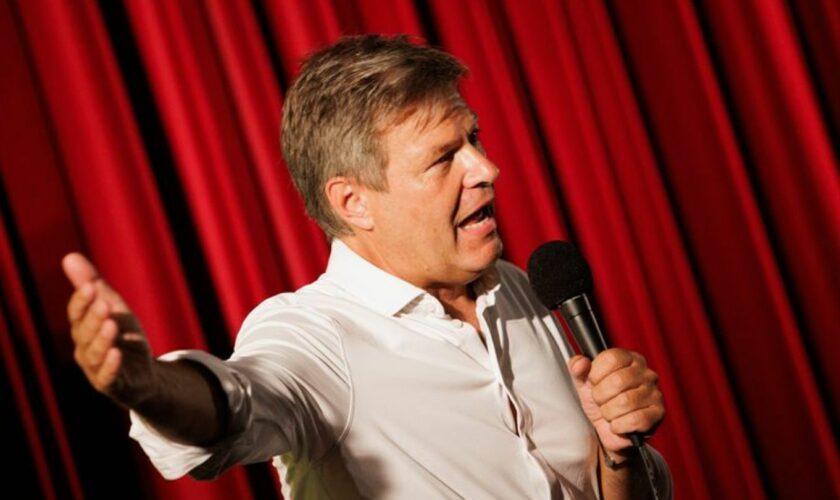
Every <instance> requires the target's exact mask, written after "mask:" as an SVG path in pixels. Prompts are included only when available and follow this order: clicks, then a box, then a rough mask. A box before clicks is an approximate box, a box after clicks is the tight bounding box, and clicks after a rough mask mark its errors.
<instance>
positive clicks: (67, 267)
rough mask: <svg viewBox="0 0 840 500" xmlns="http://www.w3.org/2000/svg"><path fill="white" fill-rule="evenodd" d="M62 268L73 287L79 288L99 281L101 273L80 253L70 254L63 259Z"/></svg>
mask: <svg viewBox="0 0 840 500" xmlns="http://www.w3.org/2000/svg"><path fill="white" fill-rule="evenodd" d="M61 267H62V269H64V274H65V275H66V276H67V279H69V280H70V282H71V283H73V286H74V287H76V288H79V287H80V286H82V285H84V284H85V283H92V282H94V281H96V280H98V279H99V272H98V271H97V270H96V268H95V267H94V266H93V264H91V262H90V261H89V260H88V259H87V258H86V257H85V256H84V255H82V254H80V253H78V252H72V253H68V254H67V255H65V256H64V258H63V259H61Z"/></svg>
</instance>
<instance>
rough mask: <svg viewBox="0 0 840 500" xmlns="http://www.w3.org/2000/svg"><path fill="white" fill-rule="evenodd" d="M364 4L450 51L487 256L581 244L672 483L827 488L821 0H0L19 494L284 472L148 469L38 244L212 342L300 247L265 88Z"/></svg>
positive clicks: (832, 121)
mask: <svg viewBox="0 0 840 500" xmlns="http://www.w3.org/2000/svg"><path fill="white" fill-rule="evenodd" d="M362 32H381V33H411V34H415V35H418V36H420V37H422V38H424V39H426V40H428V41H430V42H431V43H433V44H436V45H439V46H441V47H443V48H445V49H446V50H448V51H450V52H452V53H454V54H455V55H457V56H458V57H459V58H461V59H462V60H463V61H465V62H466V63H467V65H468V66H469V67H470V69H471V74H470V77H469V78H468V80H467V81H466V82H465V84H464V89H463V90H464V94H465V96H466V98H467V100H468V102H470V104H471V105H472V106H473V107H474V108H475V109H476V110H477V111H478V113H479V114H480V116H481V127H482V137H483V142H484V143H485V145H486V148H487V151H488V154H489V155H490V157H491V158H492V159H493V160H494V161H495V162H496V163H497V164H498V165H499V166H500V167H501V169H502V173H503V175H502V177H501V178H500V180H499V184H498V210H499V220H500V228H501V232H502V235H503V238H504V240H505V248H506V257H507V258H508V259H510V260H512V261H513V262H515V263H517V264H519V265H520V266H521V265H524V263H525V262H526V260H527V258H528V255H529V254H530V252H531V251H532V250H533V249H534V248H535V247H536V246H537V245H539V244H540V243H542V242H543V241H546V240H549V239H558V238H563V239H570V240H572V241H574V242H576V243H577V244H578V245H579V246H580V247H581V248H582V249H583V251H584V253H585V254H586V255H587V257H588V260H589V261H590V264H591V266H592V268H593V271H594V273H595V281H596V292H597V293H596V295H597V299H598V302H599V304H600V308H601V310H602V313H603V317H604V322H605V323H606V327H607V330H608V334H609V337H610V340H611V342H612V343H613V344H615V345H620V346H624V347H627V348H631V349H635V350H639V351H641V352H643V353H644V354H645V356H646V357H647V358H648V360H649V363H650V364H651V365H652V366H653V367H654V369H656V370H657V371H658V372H659V373H660V375H661V385H662V388H663V391H664V392H665V396H666V402H667V407H668V417H667V419H666V422H665V423H664V424H663V426H662V427H661V429H660V431H659V433H658V434H657V436H656V437H655V438H654V440H653V443H654V445H655V446H657V447H658V448H659V449H660V450H661V451H662V452H663V454H664V455H665V457H666V458H667V459H668V462H669V464H670V466H671V469H672V471H673V474H674V478H675V481H676V488H677V492H678V496H679V497H680V498H698V499H703V498H838V497H840V454H839V453H838V444H837V435H838V434H837V433H838V425H837V422H838V420H837V417H838V414H840V408H839V407H838V406H840V368H838V363H836V362H835V359H834V358H836V356H837V355H838V354H840V341H838V335H837V325H838V324H840V321H838V320H840V312H838V311H840V285H838V283H840V168H838V144H840V141H839V140H838V136H839V135H840V72H838V71H837V68H838V67H840V35H839V34H840V3H838V2H835V1H833V0H814V1H804V0H803V1H790V2H785V1H783V0H745V1H739V2H731V1H728V0H710V1H708V2H691V1H689V0H651V1H648V2H629V1H615V2H605V1H602V0H591V1H571V0H568V1H562V2H558V1H556V0H544V1H533V2H518V1H514V0H494V1H481V0H474V1H467V0H464V1H458V2H450V1H446V0H430V1H428V2H426V1H420V0H417V1H410V0H395V1H387V0H354V1H343V0H342V1H339V0H314V1H313V0H290V1H282V2H281V1H279V0H277V1H264V2H263V1H257V2H252V1H246V0H228V1H211V0H204V1H199V0H179V1H173V2H170V1H163V0H159V1H147V0H129V1H125V2H110V1H103V2H95V1H93V0H76V1H73V2H64V1H48V0H31V1H15V0H0V51H2V52H0V60H2V69H0V72H2V73H1V74H0V99H2V100H0V110H2V115H1V116H0V294H1V295H0V349H2V357H0V360H2V367H3V369H4V372H3V375H4V376H2V377H0V379H2V380H3V381H2V388H3V391H2V394H3V403H4V404H5V407H7V408H12V409H13V410H14V411H7V412H3V414H4V415H3V422H2V423H3V424H4V425H2V429H3V432H4V438H5V442H6V443H11V444H12V447H11V450H12V453H11V454H10V455H11V457H10V458H11V465H9V466H7V467H9V468H8V470H7V475H8V476H11V475H14V477H15V478H16V479H17V481H16V484H19V485H20V487H21V488H22V490H23V491H24V492H25V493H28V495H26V496H33V497H37V496H43V497H45V498H65V497H68V498H83V497H93V498H98V497H112V496H114V495H119V496H120V497H126V498H184V499H186V498H231V497H234V498H273V497H278V496H279V494H278V491H279V490H278V489H277V482H276V478H275V477H274V473H273V471H271V470H269V468H268V467H267V466H265V465H256V466H248V467H241V468H238V469H236V470H234V471H231V472H229V473H227V474H226V475H224V476H223V477H222V478H221V479H219V480H217V481H214V482H203V483H202V482H196V481H193V480H191V479H182V480H179V481H174V482H167V481H164V480H162V479H160V477H159V476H158V475H157V474H156V473H155V472H154V471H153V469H151V467H150V466H149V465H148V463H147V462H146V461H145V459H144V458H143V456H142V453H140V452H139V451H138V447H137V446H136V445H135V444H134V443H133V442H131V441H130V440H129V439H128V437H127V436H126V429H127V422H126V417H125V415H124V414H123V412H122V411H120V410H119V409H118V408H116V407H115V406H114V405H111V404H110V403H109V402H108V401H106V400H105V399H104V398H102V397H100V396H99V395H97V394H96V393H94V391H92V390H91V389H90V388H89V387H87V386H86V383H85V381H84V379H83V377H82V375H81V373H80V371H79V370H78V369H77V368H76V367H75V365H74V363H73V360H72V347H71V343H70V340H69V335H68V325H67V323H66V319H65V303H66V299H67V298H68V297H69V294H70V293H71V289H70V286H69V284H68V283H66V281H65V279H64V278H63V275H62V273H61V270H60V266H59V262H60V258H61V256H62V255H64V254H65V253H66V252H69V251H72V250H81V251H83V252H85V253H87V254H88V255H90V256H91V257H92V258H93V259H94V261H95V262H96V264H97V265H98V266H99V267H100V269H101V271H102V273H103V274H104V276H105V277H106V278H107V279H108V280H109V281H111V282H112V283H113V284H114V285H115V286H116V287H117V288H118V289H119V290H120V291H121V292H122V293H123V295H124V296H125V297H126V298H127V299H128V300H129V302H130V303H131V304H132V306H133V307H134V309H135V310H136V312H137V313H138V314H139V316H140V318H141V319H142V322H143V324H144V327H145V329H146V330H147V332H148V334H149V337H150V339H151V342H152V344H153V347H154V348H155V350H156V352H158V353H163V352H165V351H168V350H172V349H176V348H184V347H193V348H203V349H209V350H210V351H211V352H214V353H215V354H217V355H220V356H226V355H227V354H228V353H229V352H230V349H231V345H232V337H233V335H235V333H236V331H237V329H238V326H239V324H240V322H241V321H242V319H243V318H244V316H245V314H246V313H247V312H248V311H249V310H250V308H252V307H253V306H254V305H256V304H257V303H258V302H259V301H260V300H261V299H262V298H264V297H267V296H269V295H271V294H275V293H279V292H282V291H288V290H293V289H295V288H296V287H298V286H300V285H302V284H304V283H307V282H308V281H311V280H312V279H314V278H315V277H317V275H318V274H319V273H320V272H321V271H322V270H323V267H324V264H325V262H326V258H327V253H328V247H327V245H326V243H325V241H324V238H323V236H322V235H321V234H320V232H319V231H318V229H317V228H316V227H315V226H314V225H313V224H312V223H311V222H310V221H308V220H307V219H306V217H305V216H304V215H303V211H302V203H301V201H300V199H299V197H298V195H297V194H296V193H295V192H294V190H293V187H292V184H291V181H290V179H289V177H288V174H287V172H286V170H285V167H284V166H283V165H282V160H281V157H280V151H279V139H278V121H279V115H280V109H281V105H282V95H283V91H284V89H285V88H286V87H287V85H288V82H289V81H290V80H291V79H292V78H293V77H294V75H295V73H296V68H297V65H298V63H299V61H300V59H301V58H302V57H303V56H304V55H305V54H306V53H307V52H309V51H311V50H312V49H314V48H316V47H319V46H321V45H323V44H326V43H329V42H330V41H332V40H335V39H336V38H337V37H338V36H340V35H341V34H349V33H362Z"/></svg>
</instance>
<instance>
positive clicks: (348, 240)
mask: <svg viewBox="0 0 840 500" xmlns="http://www.w3.org/2000/svg"><path fill="white" fill-rule="evenodd" d="M341 241H342V242H343V243H344V244H345V245H347V246H348V247H349V248H350V249H351V250H353V251H354V252H356V254H358V255H359V256H360V257H362V258H363V259H365V260H366V261H368V262H370V263H371V264H373V265H374V266H376V267H378V268H379V269H382V270H383V271H385V272H387V273H389V274H392V275H394V276H396V277H398V278H400V279H402V280H405V281H407V282H409V283H411V284H412V285H414V286H416V287H418V288H422V289H423V290H425V291H426V292H427V293H428V294H429V295H431V296H432V297H434V298H436V299H438V300H439V301H440V302H441V304H443V306H444V308H446V309H447V312H449V309H450V308H453V309H456V310H457V309H461V308H463V307H465V306H466V307H470V306H471V307H473V308H474V307H475V295H474V294H473V293H472V287H471V286H470V285H469V284H460V283H459V284H440V283H426V282H418V281H417V280H416V279H412V277H410V276H405V275H404V274H403V273H400V272H399V271H398V270H397V269H396V268H395V267H394V266H393V265H391V264H390V262H389V261H388V259H386V258H385V257H384V256H383V255H382V254H381V253H380V252H378V251H377V250H376V248H375V246H374V245H370V244H367V242H366V241H365V240H364V239H362V238H358V237H356V236H352V235H351V236H345V237H342V238H341ZM450 314H451V313H450Z"/></svg>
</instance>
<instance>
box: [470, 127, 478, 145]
mask: <svg viewBox="0 0 840 500" xmlns="http://www.w3.org/2000/svg"><path fill="white" fill-rule="evenodd" d="M479 131H480V130H479V128H478V127H476V128H474V129H472V131H470V135H469V136H467V139H468V140H469V141H470V144H472V145H473V146H475V147H480V145H481V141H480V140H479V139H478V132H479Z"/></svg>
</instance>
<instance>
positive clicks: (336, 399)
mask: <svg viewBox="0 0 840 500" xmlns="http://www.w3.org/2000/svg"><path fill="white" fill-rule="evenodd" d="M236 344H237V345H236V349H235V350H234V354H233V355H232V356H231V358H230V359H228V360H224V361H223V360H221V359H219V358H217V357H215V356H213V355H211V354H208V353H206V352H203V351H197V350H183V351H175V352H171V353H168V354H166V355H164V356H161V357H160V359H161V360H163V361H174V360H182V359H183V360H189V361H191V362H196V363H200V364H202V365H203V366H205V367H206V368H207V369H208V370H210V371H211V372H212V373H213V374H214V375H215V376H216V377H217V378H218V380H219V382H220V384H221V387H222V388H223V390H224V392H225V394H226V397H227V402H228V407H229V408H230V417H231V418H230V426H229V430H230V432H229V433H228V436H227V437H225V438H224V439H222V440H221V441H219V442H218V443H215V444H214V445H211V446H205V447H202V446H191V445H185V444H180V443H177V442H173V441H171V440H169V439H167V438H166V437H164V436H162V435H161V434H159V433H158V432H157V431H156V430H155V429H154V428H153V427H151V426H150V425H149V424H147V423H146V422H145V421H144V420H143V418H142V417H141V416H140V415H138V414H137V413H135V412H133V411H132V412H131V413H130V418H131V429H130V431H129V435H130V436H131V438H133V439H135V440H136V441H137V442H138V443H139V444H140V446H141V447H142V449H143V451H144V452H145V453H146V455H148V457H149V459H150V460H151V462H152V464H153V465H154V466H155V467H156V468H157V469H158V471H159V472H160V473H161V475H162V476H163V477H164V478H166V479H177V478H179V477H181V476H183V475H185V474H187V473H189V474H190V475H191V476H193V477H195V478H197V479H212V478H215V477H217V476H219V475H220V474H221V473H222V472H224V471H225V470H227V469H228V468H230V467H231V466H233V465H236V464H239V463H254V462H261V461H266V460H268V459H269V458H271V457H273V456H277V455H282V454H284V453H287V452H291V453H293V454H294V455H295V456H297V457H309V458H311V459H316V458H318V457H319V456H322V455H323V454H325V453H327V452H328V451H329V450H330V449H331V448H332V447H333V446H334V445H335V444H336V443H337V442H338V440H339V439H340V437H341V434H342V433H343V432H344V430H345V428H346V422H347V421H348V418H349V412H350V408H349V405H350V401H351V397H350V391H351V387H350V378H349V374H348V371H347V366H346V363H345V360H344V355H343V350H342V345H341V338H340V335H339V332H338V329H337V327H336V325H335V324H334V323H333V322H332V321H331V320H330V319H329V318H326V317H324V316H321V315H320V314H318V313H317V312H315V311H312V310H310V309H306V308H300V307H293V306H290V305H286V304H282V303H277V302H273V301H271V299H269V301H266V302H264V303H263V304H261V305H260V306H258V307H257V308H256V309H255V310H254V311H252V312H251V314H249V316H248V318H246V320H245V322H244V323H243V326H242V329H241V330H240V332H239V335H238V337H237V343H236Z"/></svg>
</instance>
